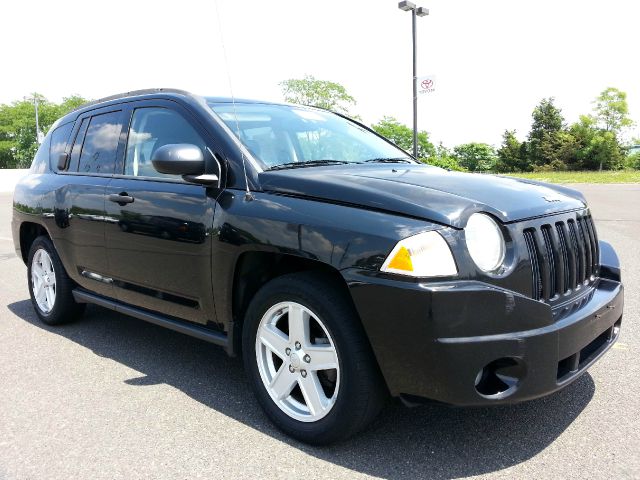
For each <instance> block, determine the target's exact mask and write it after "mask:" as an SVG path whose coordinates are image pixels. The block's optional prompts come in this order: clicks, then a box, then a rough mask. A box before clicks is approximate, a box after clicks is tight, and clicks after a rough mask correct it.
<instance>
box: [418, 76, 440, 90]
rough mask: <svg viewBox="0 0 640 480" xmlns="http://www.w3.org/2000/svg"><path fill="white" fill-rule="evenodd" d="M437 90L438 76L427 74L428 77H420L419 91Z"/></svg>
mask: <svg viewBox="0 0 640 480" xmlns="http://www.w3.org/2000/svg"><path fill="white" fill-rule="evenodd" d="M435 91H436V76H435V75H427V76H426V77H418V93H421V94H424V93H433V92H435Z"/></svg>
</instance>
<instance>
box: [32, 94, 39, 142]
mask: <svg viewBox="0 0 640 480" xmlns="http://www.w3.org/2000/svg"><path fill="white" fill-rule="evenodd" d="M33 100H34V104H35V107H36V142H38V145H40V122H39V120H38V96H37V95H34V96H33Z"/></svg>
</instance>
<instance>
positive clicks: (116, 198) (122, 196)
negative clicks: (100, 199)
mask: <svg viewBox="0 0 640 480" xmlns="http://www.w3.org/2000/svg"><path fill="white" fill-rule="evenodd" d="M109 201H111V202H115V203H117V204H118V205H120V206H121V207H124V206H125V205H126V204H127V203H133V197H130V196H129V195H127V192H120V193H112V194H111V195H109Z"/></svg>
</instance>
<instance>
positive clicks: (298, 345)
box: [296, 342, 302, 350]
mask: <svg viewBox="0 0 640 480" xmlns="http://www.w3.org/2000/svg"><path fill="white" fill-rule="evenodd" d="M301 348H302V345H300V342H296V350H300V349H301Z"/></svg>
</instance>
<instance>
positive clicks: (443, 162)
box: [420, 157, 467, 172]
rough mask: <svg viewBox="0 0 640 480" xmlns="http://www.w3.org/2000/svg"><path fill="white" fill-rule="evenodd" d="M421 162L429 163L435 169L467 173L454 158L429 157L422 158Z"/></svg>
mask: <svg viewBox="0 0 640 480" xmlns="http://www.w3.org/2000/svg"><path fill="white" fill-rule="evenodd" d="M420 161H421V162H424V163H428V164H429V165H433V166H434V167H440V168H444V169H446V170H455V171H456V172H466V171H467V169H466V168H464V167H461V166H460V165H459V164H458V162H457V161H456V159H455V158H453V157H429V158H421V159H420Z"/></svg>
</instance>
